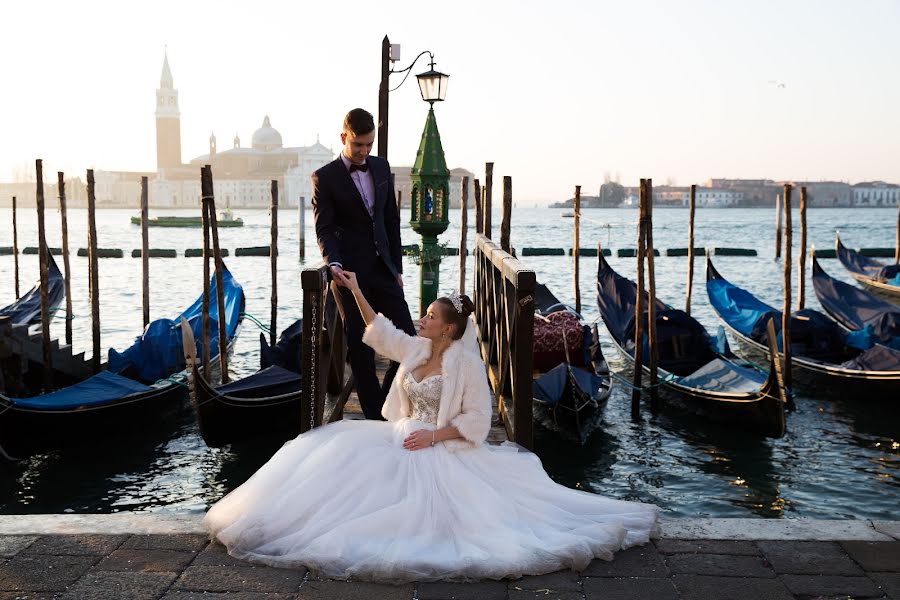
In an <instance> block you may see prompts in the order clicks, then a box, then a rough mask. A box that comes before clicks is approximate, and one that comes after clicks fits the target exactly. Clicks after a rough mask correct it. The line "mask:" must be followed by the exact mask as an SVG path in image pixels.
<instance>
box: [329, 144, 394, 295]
mask: <svg viewBox="0 0 900 600" xmlns="http://www.w3.org/2000/svg"><path fill="white" fill-rule="evenodd" d="M368 164H369V172H370V173H371V174H372V180H373V182H374V184H375V186H374V187H375V205H374V211H373V212H374V216H372V217H370V216H369V211H368V210H367V209H366V205H365V202H364V201H363V199H362V196H361V195H360V193H359V190H358V189H357V188H356V184H355V183H354V182H353V179H352V178H351V177H350V173H349V172H348V171H347V168H346V167H345V166H344V163H343V162H342V161H341V158H340V157H338V158H337V159H335V160H334V161H332V162H330V163H328V164H327V165H325V166H324V167H322V168H321V169H319V170H318V171H316V172H315V173H313V176H312V190H313V192H312V206H313V217H314V219H315V224H316V238H317V239H318V242H319V249H320V250H321V251H322V258H324V259H325V262H327V263H328V264H331V263H336V262H337V263H341V265H343V268H345V269H347V270H348V271H354V272H356V273H357V274H358V276H359V280H360V282H361V283H363V282H366V281H367V280H370V279H371V276H372V274H373V273H375V272H376V271H375V268H376V267H377V266H378V262H379V261H381V262H383V263H384V264H385V266H387V268H388V270H389V271H390V272H391V274H393V275H394V277H397V276H398V275H400V274H401V273H402V272H403V263H402V260H401V257H402V247H401V245H400V214H399V212H398V210H397V202H396V199H395V198H396V196H395V194H394V185H393V183H392V181H391V168H390V165H389V164H388V162H387V161H386V160H385V159H383V158H379V157H377V156H370V157H369V159H368ZM364 285H365V284H364Z"/></svg>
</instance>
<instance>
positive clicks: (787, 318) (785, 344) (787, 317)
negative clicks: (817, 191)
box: [775, 183, 794, 406]
mask: <svg viewBox="0 0 900 600" xmlns="http://www.w3.org/2000/svg"><path fill="white" fill-rule="evenodd" d="M791 190H792V186H791V184H789V183H786V184H784V201H783V202H782V203H783V204H784V306H783V308H782V313H781V348H782V353H783V356H784V365H783V367H782V370H783V372H784V391H785V395H786V396H787V401H788V406H793V403H794V390H793V386H794V377H793V374H792V372H791V304H792V302H791V229H792V228H791ZM775 359H776V360H777V357H775Z"/></svg>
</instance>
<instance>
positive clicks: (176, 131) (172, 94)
mask: <svg viewBox="0 0 900 600" xmlns="http://www.w3.org/2000/svg"><path fill="white" fill-rule="evenodd" d="M180 166H181V113H180V112H179V110H178V90H176V89H175V83H174V81H173V80H172V71H171V70H170V69H169V56H168V54H165V55H164V56H163V68H162V75H161V76H160V78H159V89H157V90H156V168H157V169H158V170H161V169H165V168H172V167H180Z"/></svg>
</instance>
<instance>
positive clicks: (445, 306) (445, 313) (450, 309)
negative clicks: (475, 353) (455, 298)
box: [435, 294, 475, 340]
mask: <svg viewBox="0 0 900 600" xmlns="http://www.w3.org/2000/svg"><path fill="white" fill-rule="evenodd" d="M459 299H460V302H461V303H462V312H460V311H458V310H456V307H455V306H453V302H452V301H451V300H450V298H448V297H447V296H443V297H441V298H438V299H437V300H435V303H436V304H439V305H440V307H441V316H442V317H443V319H444V321H446V322H447V323H450V324H451V325H453V334H452V335H451V336H450V337H452V338H453V339H454V340H458V339H460V338H461V337H462V336H463V333H465V332H466V325H467V324H468V322H469V315H471V314H472V313H473V312H474V311H475V305H474V304H473V303H472V300H471V299H470V298H469V297H468V296H466V295H465V294H462V295H461V296H460V297H459Z"/></svg>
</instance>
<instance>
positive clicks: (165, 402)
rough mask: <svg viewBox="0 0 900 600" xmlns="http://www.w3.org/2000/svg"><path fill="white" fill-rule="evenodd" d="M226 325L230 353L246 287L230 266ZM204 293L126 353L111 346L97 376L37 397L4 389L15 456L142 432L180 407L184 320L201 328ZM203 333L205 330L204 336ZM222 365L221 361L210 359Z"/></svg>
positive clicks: (2, 442)
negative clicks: (21, 395)
mask: <svg viewBox="0 0 900 600" xmlns="http://www.w3.org/2000/svg"><path fill="white" fill-rule="evenodd" d="M223 292H224V298H225V314H224V317H223V318H224V320H225V331H226V335H227V337H228V349H229V351H230V349H231V347H232V345H233V343H234V340H235V338H236V337H237V335H238V333H239V331H240V327H241V322H242V320H243V312H244V291H243V289H242V288H241V286H240V284H239V283H238V282H237V281H236V280H235V279H234V277H233V276H232V275H231V272H229V271H228V270H227V269H226V270H225V272H224V276H223ZM202 296H203V295H202V294H201V295H200V297H198V298H197V300H195V301H194V303H193V304H192V305H191V306H190V307H188V309H187V310H185V311H184V312H183V313H181V315H180V317H179V320H178V321H174V320H171V319H157V320H156V321H153V322H151V323H150V324H149V325H148V326H147V328H146V329H145V331H144V332H143V334H142V335H141V336H139V337H138V338H137V339H136V340H135V342H134V344H132V345H131V346H130V347H129V348H128V349H126V350H125V351H123V352H117V351H116V350H114V349H110V350H109V359H108V361H107V362H106V364H104V365H102V367H101V369H102V370H101V371H100V372H99V373H97V374H96V375H93V376H90V377H87V378H85V379H84V380H83V381H79V382H77V383H75V384H74V385H70V386H68V387H65V388H62V389H59V390H55V391H52V392H49V393H44V394H38V395H34V396H29V397H10V396H6V395H3V394H0V447H2V449H3V450H4V451H5V453H6V454H7V455H10V456H24V455H27V454H31V453H34V452H37V451H40V450H43V449H47V448H54V447H58V446H64V445H67V444H77V443H80V442H83V441H87V440H91V441H95V440H97V439H103V438H106V437H110V436H113V435H116V434H120V433H123V432H125V431H140V430H142V429H143V428H144V427H145V426H147V425H148V423H150V422H152V421H159V420H160V419H161V418H162V416H163V415H165V414H168V413H170V412H172V411H175V410H177V409H179V408H180V407H181V406H182V403H183V400H184V398H185V396H186V392H187V373H185V372H184V361H183V350H182V340H181V337H182V325H181V319H184V320H185V322H187V323H188V324H189V327H190V329H192V330H193V331H194V332H196V333H197V334H199V333H200V331H201V327H202V323H201V320H202V318H201V305H202ZM209 297H210V303H209V313H210V319H209V320H210V337H211V340H210V347H211V353H214V354H216V355H218V352H217V350H218V341H217V338H218V325H217V319H218V318H219V317H218V309H217V306H216V283H215V277H213V278H212V284H211V286H210V292H209ZM198 337H199V335H198ZM210 365H211V367H210V368H211V369H212V368H213V365H218V361H217V360H213V361H211V363H210Z"/></svg>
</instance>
